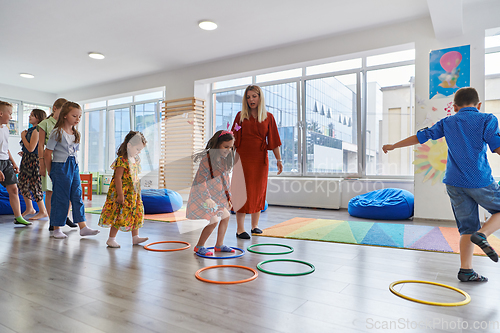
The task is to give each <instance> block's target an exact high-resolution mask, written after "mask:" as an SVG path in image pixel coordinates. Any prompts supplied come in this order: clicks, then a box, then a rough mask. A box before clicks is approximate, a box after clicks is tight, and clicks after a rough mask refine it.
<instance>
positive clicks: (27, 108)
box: [23, 103, 52, 130]
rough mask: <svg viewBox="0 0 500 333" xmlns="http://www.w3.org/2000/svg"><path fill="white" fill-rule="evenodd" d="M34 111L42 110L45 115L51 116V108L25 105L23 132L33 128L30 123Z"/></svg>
mask: <svg viewBox="0 0 500 333" xmlns="http://www.w3.org/2000/svg"><path fill="white" fill-rule="evenodd" d="M33 109H40V110H43V111H45V114H46V115H47V117H48V116H50V114H51V112H52V111H51V110H50V107H48V106H43V105H36V104H29V103H23V130H25V129H28V128H30V127H32V125H31V124H30V123H29V119H30V114H31V111H33Z"/></svg>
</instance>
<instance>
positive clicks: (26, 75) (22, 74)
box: [19, 73, 35, 79]
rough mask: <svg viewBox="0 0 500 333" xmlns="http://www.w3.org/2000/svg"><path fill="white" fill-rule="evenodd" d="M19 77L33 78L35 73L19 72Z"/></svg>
mask: <svg viewBox="0 0 500 333" xmlns="http://www.w3.org/2000/svg"><path fill="white" fill-rule="evenodd" d="M19 75H20V76H21V77H24V78H25V79H33V78H35V75H33V74H28V73H21V74H19Z"/></svg>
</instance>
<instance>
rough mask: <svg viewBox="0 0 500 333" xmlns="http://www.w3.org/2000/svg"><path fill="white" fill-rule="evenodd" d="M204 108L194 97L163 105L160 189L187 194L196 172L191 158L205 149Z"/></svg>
mask: <svg viewBox="0 0 500 333" xmlns="http://www.w3.org/2000/svg"><path fill="white" fill-rule="evenodd" d="M205 105H206V101H205V100H203V99H199V98H195V97H190V98H179V99H174V100H169V101H165V102H164V103H163V107H162V111H161V134H160V140H161V151H160V168H159V172H160V175H159V183H160V187H164V188H170V189H172V190H175V191H178V192H179V193H185V194H188V193H189V188H190V187H191V183H192V180H193V178H194V175H195V173H196V170H197V164H195V163H193V160H192V155H193V154H194V153H196V152H199V151H201V150H202V149H203V148H204V146H205V130H206V124H205ZM188 121H189V122H188Z"/></svg>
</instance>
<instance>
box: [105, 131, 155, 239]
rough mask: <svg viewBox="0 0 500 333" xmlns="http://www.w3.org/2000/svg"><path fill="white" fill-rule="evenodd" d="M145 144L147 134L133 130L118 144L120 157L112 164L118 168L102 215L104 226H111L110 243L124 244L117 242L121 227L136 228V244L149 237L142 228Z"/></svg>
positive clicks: (130, 229) (134, 230)
mask: <svg viewBox="0 0 500 333" xmlns="http://www.w3.org/2000/svg"><path fill="white" fill-rule="evenodd" d="M145 146H146V139H145V138H144V135H142V133H141V132H136V131H130V132H129V133H128V134H127V136H126V137H125V140H124V141H123V143H122V144H121V145H120V147H119V148H118V151H117V155H118V157H117V159H116V160H115V161H114V162H113V164H112V165H111V168H112V169H114V170H115V172H114V174H113V179H112V180H111V184H110V185H109V190H108V196H107V197H106V203H105V204H104V207H103V209H102V213H101V217H100V219H99V225H100V226H101V227H105V228H109V227H111V229H110V231H109V238H108V240H107V241H106V244H107V245H108V247H113V248H118V247H120V244H118V243H117V242H116V234H117V233H118V230H121V231H132V243H133V244H134V245H136V244H139V243H142V242H145V241H147V240H148V238H147V237H139V228H141V227H142V225H143V221H144V206H143V205H142V199H141V186H140V180H139V174H140V172H141V165H140V159H139V156H138V155H139V153H140V152H141V150H142V149H143V148H144V147H145Z"/></svg>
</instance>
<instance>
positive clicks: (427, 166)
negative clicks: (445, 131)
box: [413, 137, 448, 185]
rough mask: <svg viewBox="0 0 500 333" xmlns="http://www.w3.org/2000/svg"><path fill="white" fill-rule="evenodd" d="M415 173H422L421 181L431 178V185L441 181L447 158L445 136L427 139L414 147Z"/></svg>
mask: <svg viewBox="0 0 500 333" xmlns="http://www.w3.org/2000/svg"><path fill="white" fill-rule="evenodd" d="M415 152H416V156H415V161H413V164H415V166H416V168H415V173H416V174H417V173H424V179H423V181H422V182H423V183H425V182H426V181H428V180H429V179H432V185H435V184H436V183H437V182H438V181H439V182H442V180H443V177H444V172H445V170H446V161H447V159H448V145H447V144H446V140H445V138H444V137H443V138H441V139H438V140H429V141H427V142H426V143H424V144H422V145H420V146H418V148H417V149H415Z"/></svg>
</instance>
